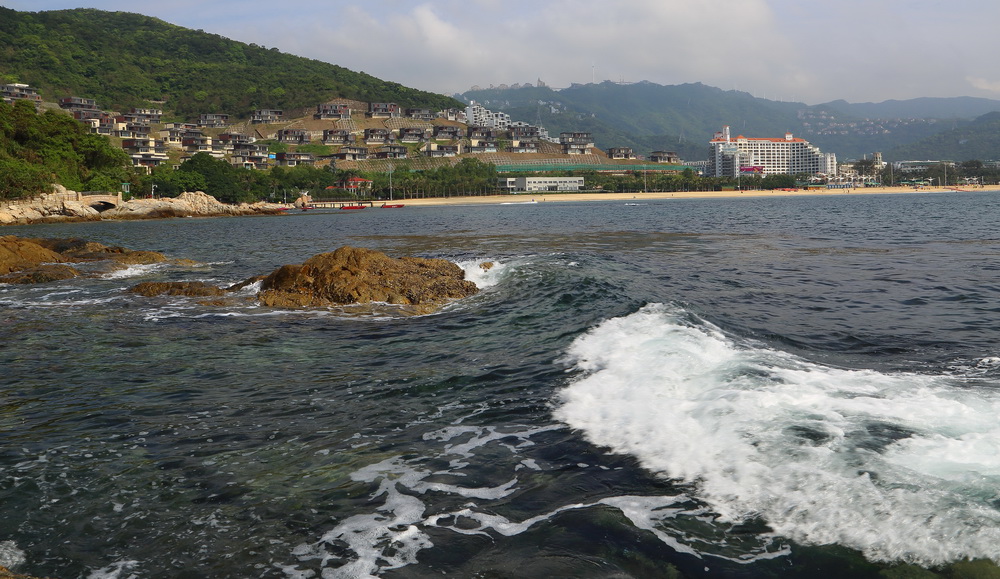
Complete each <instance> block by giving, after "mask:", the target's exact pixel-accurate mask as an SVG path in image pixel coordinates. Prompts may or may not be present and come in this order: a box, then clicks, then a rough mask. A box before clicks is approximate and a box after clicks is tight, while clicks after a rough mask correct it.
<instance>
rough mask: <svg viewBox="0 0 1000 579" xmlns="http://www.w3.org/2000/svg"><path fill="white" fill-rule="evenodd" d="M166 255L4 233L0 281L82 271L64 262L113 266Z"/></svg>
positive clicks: (51, 278) (162, 258)
mask: <svg viewBox="0 0 1000 579" xmlns="http://www.w3.org/2000/svg"><path fill="white" fill-rule="evenodd" d="M166 259H167V258H166V256H164V255H163V254H162V253H159V252H156V251H133V250H130V249H126V248H124V247H118V246H108V245H102V244H100V243H95V242H93V241H84V240H82V239H29V238H21V237H14V236H13V235H6V236H3V237H0V283H46V282H50V281H57V280H62V279H69V278H73V277H77V276H80V275H83V274H82V273H81V272H80V271H79V270H78V269H76V268H74V267H72V266H70V265H67V264H69V263H81V262H89V261H107V262H108V263H109V264H110V267H111V268H112V269H113V268H116V267H119V268H120V267H123V266H126V265H134V264H148V263H159V262H161V261H165V260H166ZM95 273H97V272H96V271H95Z"/></svg>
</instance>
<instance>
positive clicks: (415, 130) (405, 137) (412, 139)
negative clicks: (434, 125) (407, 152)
mask: <svg viewBox="0 0 1000 579" xmlns="http://www.w3.org/2000/svg"><path fill="white" fill-rule="evenodd" d="M427 134H428V132H427V129H424V128H421V127H403V128H402V129H399V142H401V143H420V142H423V141H425V140H426V139H427Z"/></svg>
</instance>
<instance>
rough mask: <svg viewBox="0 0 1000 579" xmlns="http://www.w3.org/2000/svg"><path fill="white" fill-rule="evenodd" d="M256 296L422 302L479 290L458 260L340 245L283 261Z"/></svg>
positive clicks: (316, 301) (292, 300) (308, 301)
mask: <svg viewBox="0 0 1000 579" xmlns="http://www.w3.org/2000/svg"><path fill="white" fill-rule="evenodd" d="M260 289H261V291H260V293H258V294H257V299H258V300H259V301H260V303H262V304H264V305H266V306H271V307H315V306H331V305H343V304H358V303H370V302H383V303H389V304H399V305H418V306H425V307H424V308H422V310H424V311H430V310H433V309H434V308H436V307H438V306H440V305H441V304H443V303H445V302H446V301H448V300H450V299H456V298H463V297H467V296H470V295H473V294H475V293H476V292H478V291H479V288H477V287H476V284H475V283H473V282H471V281H468V280H466V279H465V272H464V271H463V270H462V268H460V267H459V266H458V265H456V264H454V263H452V262H450V261H446V260H443V259H426V258H420V257H402V258H398V259H397V258H391V257H389V256H387V255H386V254H384V253H382V252H379V251H375V250H372V249H364V248H358V247H341V248H340V249H337V250H336V251H333V252H330V253H321V254H319V255H315V256H313V257H311V258H309V259H308V260H306V262H305V263H303V264H301V265H285V266H282V267H280V268H278V269H277V270H275V271H274V272H273V273H271V274H270V275H268V276H267V277H266V278H264V280H263V281H262V282H261V286H260Z"/></svg>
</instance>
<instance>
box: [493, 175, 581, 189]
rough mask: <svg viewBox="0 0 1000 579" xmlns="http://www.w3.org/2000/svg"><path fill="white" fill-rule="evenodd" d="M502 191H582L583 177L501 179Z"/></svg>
mask: <svg viewBox="0 0 1000 579" xmlns="http://www.w3.org/2000/svg"><path fill="white" fill-rule="evenodd" d="M498 185H499V186H500V189H501V190H503V191H508V192H512V193H513V192H517V191H525V192H535V191H538V192H544V191H582V190H583V177H501V178H500V182H499V183H498Z"/></svg>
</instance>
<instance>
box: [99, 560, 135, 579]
mask: <svg viewBox="0 0 1000 579" xmlns="http://www.w3.org/2000/svg"><path fill="white" fill-rule="evenodd" d="M138 564H139V562H138V561H118V562H117V563H113V564H111V565H108V566H107V567H104V568H102V569H96V570H94V571H91V572H90V575H88V576H87V579H138V577H139V575H137V574H135V573H132V572H131V570H132V569H133V568H134V567H135V566H137V565H138Z"/></svg>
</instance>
